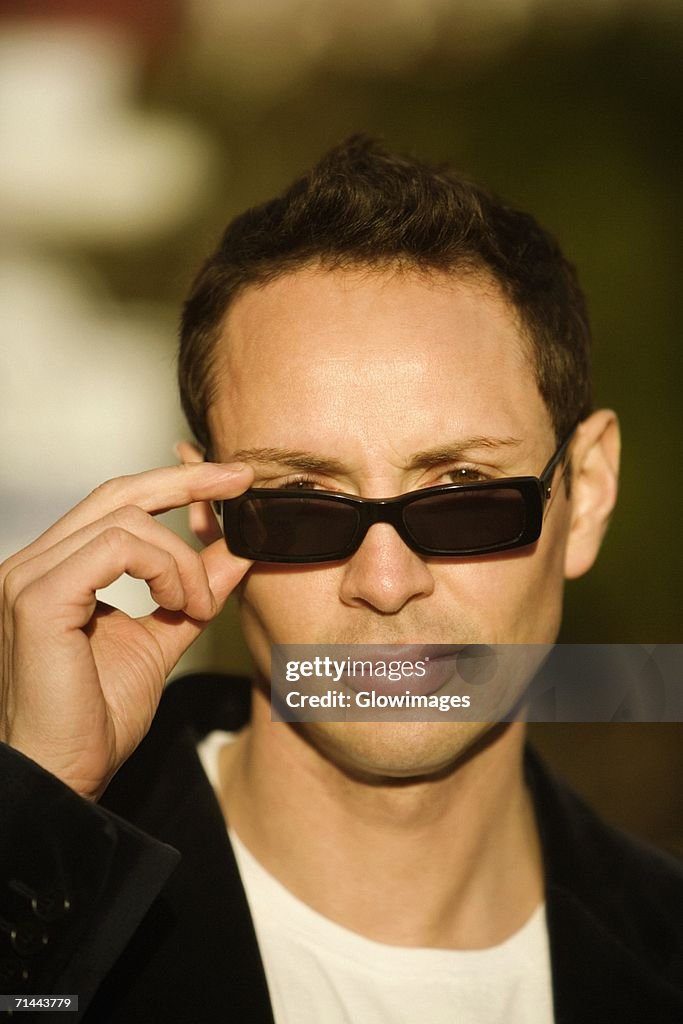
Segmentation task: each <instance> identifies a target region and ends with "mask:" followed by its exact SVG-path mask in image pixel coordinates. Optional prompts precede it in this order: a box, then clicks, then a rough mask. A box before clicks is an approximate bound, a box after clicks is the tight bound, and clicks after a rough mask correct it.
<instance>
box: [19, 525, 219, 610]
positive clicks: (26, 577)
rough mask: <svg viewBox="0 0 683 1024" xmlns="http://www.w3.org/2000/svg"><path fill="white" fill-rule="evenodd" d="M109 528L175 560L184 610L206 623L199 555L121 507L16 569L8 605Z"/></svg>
mask: <svg viewBox="0 0 683 1024" xmlns="http://www.w3.org/2000/svg"><path fill="white" fill-rule="evenodd" d="M112 528H120V529H122V530H125V531H126V532H127V533H131V534H134V535H135V536H137V537H140V538H141V539H142V540H145V541H147V542H148V543H149V544H152V545H155V546H156V547H158V548H160V549H162V550H165V551H167V552H168V553H169V554H170V555H172V557H173V558H174V560H175V563H176V565H177V567H178V571H179V574H180V579H181V582H182V585H183V589H184V592H185V597H186V603H185V610H186V611H187V613H188V615H192V616H193V617H194V618H198V619H210V618H212V617H213V616H214V615H215V614H216V602H215V600H214V597H213V594H212V592H211V589H210V587H209V581H208V577H207V574H206V569H205V567H204V563H203V561H202V559H201V558H200V557H199V554H198V553H197V552H196V551H194V550H193V549H192V548H191V547H190V546H189V545H188V544H186V543H185V541H184V540H182V538H180V537H178V535H177V534H175V533H174V532H173V531H172V530H169V528H168V527H167V526H164V525H163V524H162V523H159V522H157V520H156V519H153V518H152V516H150V515H148V514H147V513H146V512H143V511H142V510H141V509H139V508H138V507H137V506H135V505H133V506H125V507H124V508H121V509H117V510H116V511H115V512H111V513H110V514H109V515H107V516H105V517H104V518H103V519H98V520H96V521H95V522H94V523H90V524H89V525H88V526H84V527H83V528H82V529H81V530H78V531H76V533H73V534H71V535H70V536H69V537H66V538H65V539H64V540H62V541H60V542H59V543H58V544H54V545H53V546H52V547H51V548H48V549H47V551H44V552H42V553H41V554H39V555H36V556H34V557H33V558H29V559H28V560H27V561H26V562H23V563H21V564H20V565H18V566H16V567H15V568H14V569H13V570H12V571H11V572H10V573H9V574H8V576H7V579H6V581H5V595H6V600H7V602H8V603H9V604H10V605H11V604H12V601H13V600H15V599H16V596H18V594H19V593H21V591H22V590H23V589H24V588H25V587H27V586H29V585H30V584H31V583H32V582H33V581H34V580H37V579H39V578H40V577H41V576H45V575H46V573H48V572H49V571H50V570H51V569H53V568H54V567H55V566H56V565H58V564H59V563H60V562H64V561H66V560H67V559H69V558H71V556H72V555H73V554H74V553H75V552H77V551H79V550H80V549H81V548H82V547H84V546H85V545H86V544H88V543H90V541H91V540H93V539H94V538H95V537H97V536H99V535H100V534H101V533H104V532H105V531H106V530H109V529H112Z"/></svg>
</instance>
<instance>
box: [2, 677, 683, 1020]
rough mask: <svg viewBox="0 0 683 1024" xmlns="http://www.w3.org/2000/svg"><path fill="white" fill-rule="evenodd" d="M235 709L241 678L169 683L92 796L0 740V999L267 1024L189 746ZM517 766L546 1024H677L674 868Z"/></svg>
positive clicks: (682, 884) (214, 814)
mask: <svg viewBox="0 0 683 1024" xmlns="http://www.w3.org/2000/svg"><path fill="white" fill-rule="evenodd" d="M248 715H249V684H248V682H247V681H246V680H243V679H229V678H227V677H225V676H217V675H203V676H195V677H186V678H184V679H181V680H177V681H176V682H174V683H173V684H172V685H171V686H170V687H169V688H168V689H167V691H166V693H165V695H164V698H163V700H162V702H161V707H160V709H159V712H158V714H157V717H156V718H155V721H154V725H153V727H152V729H151V731H150V733H149V735H148V736H147V737H146V739H145V740H144V742H143V743H142V744H141V746H140V747H139V748H138V750H137V751H136V752H135V754H134V755H133V756H132V757H131V758H130V760H129V761H128V762H127V763H126V764H125V765H124V766H123V768H122V769H121V770H120V772H119V773H118V775H117V776H116V778H115V779H114V780H113V782H112V783H111V785H110V786H109V788H108V790H107V792H106V794H105V796H104V798H103V799H102V801H101V802H100V803H99V804H98V805H95V804H90V803H88V802H86V801H85V800H82V799H81V798H79V797H77V796H76V795H75V794H74V793H72V792H71V790H69V789H68V788H67V787H66V786H64V785H62V784H61V783H60V782H59V781H58V780H57V779H55V778H54V777H52V776H51V775H49V774H47V773H46V772H44V771H43V770H42V769H40V768H39V767H38V766H37V765H35V764H34V763H33V762H32V761H29V760H28V759H26V758H24V757H22V756H21V755H20V754H18V753H16V752H15V751H13V750H10V749H9V748H7V747H3V746H2V745H0V808H1V809H2V810H1V812H0V813H1V814H2V819H1V831H0V992H4V993H39V994H40V993H42V994H57V993H65V994H66V993H68V994H77V995H78V996H79V999H80V1009H79V1013H78V1015H74V1014H67V1015H66V1016H64V1015H60V1017H59V1018H58V1019H59V1020H60V1021H62V1022H68V1021H72V1022H75V1021H76V1020H77V1021H79V1022H80V1021H81V1020H83V1021H85V1022H87V1024H94V1022H102V1024H104V1022H106V1024H135V1022H138V1021H139V1022H144V1024H154V1022H157V1021H158V1022H164V1024H175V1022H178V1024H181V1022H182V1024H213V1022H218V1021H234V1022H239V1024H272V1012H271V1009H270V1002H269V998H268V990H267V986H266V981H265V976H264V973H263V967H262V964H261V960H260V956H259V951H258V946H257V944H256V937H255V934H254V928H253V924H252V921H251V917H250V915H249V910H248V906H247V902H246V898H245V894H244V890H243V888H242V884H241V881H240V877H239V873H238V870H237V866H236V864H235V860H234V857H233V853H232V848H231V846H230V843H229V840H228V837H227V832H226V829H225V823H224V821H223V818H222V815H221V811H220V809H219V807H218V804H217V802H216V799H215V797H214V794H213V790H212V789H211V786H210V785H209V782H208V780H207V778H206V776H205V774H204V771H203V768H202V766H201V764H200V761H199V759H198V756H197V753H196V744H197V742H198V740H199V739H200V738H201V737H202V736H203V735H205V734H206V733H207V732H208V731H210V730H211V729H228V730H236V729H239V728H240V727H241V726H242V725H243V724H244V723H245V722H246V721H247V719H248ZM527 772H528V780H529V784H530V786H531V791H532V793H533V798H534V804H535V808H536V813H537V817H538V821H539V826H540V831H541V841H542V847H543V856H544V864H545V874H546V900H547V914H548V926H549V934H550V950H551V962H552V977H553V993H554V1000H555V1017H556V1021H557V1024H611V1022H615V1024H616V1022H619V1024H631V1022H633V1024H683V867H681V865H680V864H678V862H676V861H675V860H673V859H670V858H667V857H665V856H664V855H663V854H661V853H659V852H656V851H654V850H652V849H650V848H648V847H645V846H643V845H641V844H640V843H637V842H635V841H634V840H632V839H630V838H628V837H626V836H624V835H623V834H621V833H619V832H617V831H615V830H614V829H612V828H609V827H608V826H606V825H604V824H603V823H602V822H600V821H599V820H598V819H597V818H596V817H595V815H594V814H593V813H592V812H591V811H590V810H589V809H588V808H587V807H586V806H585V805H584V804H583V803H581V801H579V800H578V799H577V797H576V796H574V795H573V794H572V793H571V792H570V791H569V790H567V789H566V788H564V787H563V786H562V785H560V784H559V783H558V782H556V781H555V780H553V779H551V778H550V777H549V775H548V774H547V773H546V771H545V770H544V769H543V768H542V767H541V765H540V764H539V763H538V761H537V760H536V758H535V757H534V756H533V755H532V754H531V753H530V754H529V755H528V758H527ZM302 999H305V993H302ZM32 1018H33V1014H22V1016H21V1017H18V1018H17V1019H18V1020H21V1021H24V1022H26V1021H28V1020H29V1019H32ZM35 1019H36V1020H38V1021H47V1020H49V1019H53V1015H52V1014H49V1013H48V1014H43V1013H41V1014H40V1016H38V1015H36V1018H35ZM54 1019H57V1018H56V1017H55V1018H54ZM321 1024H324V1022H321ZM359 1024H362V1022H359ZM425 1024H428V1022H425ZM454 1024H455V1022H454ZM530 1024H533V1022H530Z"/></svg>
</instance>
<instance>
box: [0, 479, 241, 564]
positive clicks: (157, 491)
mask: <svg viewBox="0 0 683 1024" xmlns="http://www.w3.org/2000/svg"><path fill="white" fill-rule="evenodd" d="M252 480H253V470H252V469H251V468H250V467H249V466H246V465H244V464H242V463H226V464H223V463H214V462H202V463H193V464H187V465H180V466H167V467H164V468H162V469H152V470H148V471H147V472H145V473H137V474H135V475H133V476H124V477H118V478H116V479H114V480H108V481H107V482H106V483H104V484H101V485H100V486H99V487H98V488H96V489H95V490H94V491H93V492H92V494H89V495H88V497H87V498H85V499H84V500H83V501H81V502H80V503H79V504H78V505H76V506H75V507H74V508H73V509H71V510H70V511H69V512H67V513H66V515H64V516H62V518H61V519H59V520H58V521H57V522H56V523H55V524H54V525H53V526H51V527H50V528H49V529H48V530H46V531H45V533H43V534H41V536H40V537H38V538H37V539H36V540H35V541H33V542H32V543H31V544H29V545H28V546H27V547H25V548H23V549H22V550H21V551H19V552H17V554H16V555H13V556H12V558H10V559H8V560H7V562H5V563H3V566H2V572H1V573H0V576H2V577H4V575H6V573H7V572H8V571H9V570H10V569H12V568H13V567H14V566H15V565H18V564H19V563H20V562H22V561H25V560H26V559H27V558H31V557H33V556H34V555H36V554H40V553H41V552H43V551H46V550H47V549H48V548H50V547H52V546H53V545H55V544H57V543H58V542H59V541H61V540H63V539H64V538H65V537H68V536H69V535H70V534H72V533H75V532H76V531H77V530H79V529H82V528H83V527H84V526H87V525H89V524H90V523H93V522H94V521H95V520H97V519H101V518H103V517H104V516H105V515H107V514H108V513H110V512H113V511H114V510H116V509H118V508H122V507H124V506H126V505H137V506H138V507H139V508H141V509H142V510H143V511H144V512H148V513H149V514H150V515H156V514H157V513H159V512H165V511H168V510H169V509H171V508H182V507H183V506H185V505H189V504H190V503H191V502H193V501H203V500H208V501H210V500H216V499H219V498H232V497H236V496H237V495H238V494H241V493H242V491H244V490H246V489H247V487H248V486H249V484H250V483H251V481H252Z"/></svg>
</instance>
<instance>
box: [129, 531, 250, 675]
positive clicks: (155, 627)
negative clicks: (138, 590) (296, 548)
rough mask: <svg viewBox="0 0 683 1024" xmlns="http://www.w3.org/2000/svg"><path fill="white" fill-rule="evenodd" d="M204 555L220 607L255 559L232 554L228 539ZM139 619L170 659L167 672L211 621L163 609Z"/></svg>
mask: <svg viewBox="0 0 683 1024" xmlns="http://www.w3.org/2000/svg"><path fill="white" fill-rule="evenodd" d="M200 557H201V559H202V561H203V562H204V565H205V568H206V573H207V576H208V578H209V585H210V586H211V590H212V592H213V595H214V597H215V600H216V604H217V607H218V610H220V609H221V608H222V607H223V605H224V604H225V601H226V600H227V598H228V596H229V595H230V594H231V593H232V591H233V590H234V589H235V587H236V586H237V584H238V583H239V582H240V580H241V579H242V577H243V576H244V574H245V573H246V572H247V570H248V569H249V567H250V566H251V565H252V564H253V563H252V562H250V561H249V560H248V559H246V558H237V557H236V556H235V555H231V554H230V552H229V551H228V548H227V545H226V543H225V541H224V540H220V541H216V542H215V543H214V544H211V545H210V546H209V547H207V548H204V550H203V551H202V552H200ZM137 621H138V622H139V623H140V624H141V625H144V626H145V628H146V629H147V630H148V631H149V632H150V633H151V634H152V635H153V636H154V637H155V638H156V640H157V643H158V644H159V647H160V649H161V650H162V651H163V654H164V658H165V659H166V673H167V674H168V673H169V672H170V671H171V670H172V668H173V667H174V665H175V664H176V662H177V661H178V659H179V658H180V657H181V656H182V655H183V654H184V653H185V651H186V650H187V648H188V647H189V646H190V645H191V644H192V643H193V642H194V641H195V640H196V639H197V637H198V636H199V634H200V633H201V632H202V631H203V630H204V629H206V626H207V625H208V623H206V622H200V621H198V620H196V619H192V618H189V617H187V616H185V615H169V614H168V612H165V611H164V610H163V609H157V610H156V611H155V612H152V613H151V614H150V615H146V616H144V618H141V619H138V620H137Z"/></svg>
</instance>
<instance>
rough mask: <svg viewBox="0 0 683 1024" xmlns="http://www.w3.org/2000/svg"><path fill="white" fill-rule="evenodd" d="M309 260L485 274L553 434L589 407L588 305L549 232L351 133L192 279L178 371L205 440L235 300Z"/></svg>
mask: <svg viewBox="0 0 683 1024" xmlns="http://www.w3.org/2000/svg"><path fill="white" fill-rule="evenodd" d="M312 263H317V264H320V265H322V266H323V267H329V268H337V267H345V266H366V267H373V266H376V267H382V266H394V267H402V268H415V269H416V270H421V271H426V272H429V271H435V270H436V271H447V272H453V273H471V272H474V273H479V274H482V273H483V274H484V275H486V276H488V277H489V278H491V279H493V280H494V281H495V282H497V284H498V285H499V287H500V288H501V289H502V291H503V294H504V295H505V296H506V298H507V299H508V301H509V302H510V303H511V305H512V306H513V308H514V309H515V310H516V313H517V316H518V318H519V322H520V325H521V327H522V330H523V331H524V333H525V335H526V337H527V339H528V342H529V345H530V351H531V355H532V361H533V366H534V369H535V375H536V381H537V384H538V388H539V391H540V393H541V396H542V398H543V400H544V401H545V403H546V406H547V408H548V411H549V413H550V416H551V420H552V423H553V426H554V429H555V433H556V436H557V439H558V440H559V439H560V438H562V437H563V436H564V435H565V434H566V433H567V431H568V430H569V429H570V428H571V427H572V426H573V424H574V423H575V422H576V421H577V420H578V419H580V418H582V417H584V416H586V415H587V414H588V413H589V412H590V410H591V405H592V397H591V381H590V327H589V323H588V316H587V312H586V305H585V301H584V298H583V295H582V293H581V290H580V288H579V285H578V282H577V279H576V273H575V271H574V268H573V267H572V265H571V264H570V263H569V262H568V261H567V260H566V259H565V257H564V256H563V254H562V252H561V250H560V247H559V245H558V243H557V242H556V240H555V239H554V238H553V237H552V235H550V234H549V233H548V232H547V231H545V230H544V229H543V228H541V227H540V225H539V224H538V223H537V222H536V221H535V220H534V218H533V217H531V216H530V215H529V214H526V213H522V212H520V211H518V210H514V209H512V208H511V207H509V206H507V205H506V204H505V203H503V202H501V201H500V200H498V199H497V198H496V197H494V196H492V195H490V194H489V193H488V192H486V191H485V190H483V189H482V188H480V187H479V186H477V185H475V184H473V183H471V182H470V181H468V180H467V179H466V178H463V177H462V176H460V175H458V174H456V173H455V172H453V171H452V170H449V169H444V168H434V167H429V166H427V165H425V164H423V163H420V162H419V161H417V160H414V159H412V158H409V157H405V156H397V155H395V154H393V153H390V152H388V151H387V150H386V149H385V148H384V147H383V146H382V145H380V144H379V143H378V142H377V141H375V140H373V139H370V138H368V137H366V136H360V135H356V136H352V137H351V138H350V139H348V140H347V141H345V142H343V143H341V145H339V146H336V147H335V148H334V149H332V150H330V152H328V153H327V154H326V155H325V156H324V157H323V158H322V159H321V160H320V162H319V163H318V164H316V166H315V167H314V168H313V169H312V170H311V171H310V172H309V173H308V174H306V175H304V177H302V178H299V179H298V180H297V181H295V182H294V184H293V185H291V186H290V187H289V188H288V189H287V191H286V192H284V193H283V194H282V195H281V196H279V197H277V198H275V199H271V200H269V201H268V202H266V203H262V204H261V205H260V206H256V207H254V208H253V209H250V210H247V211H246V212H245V213H243V214H241V215H240V216H238V217H236V218H235V219H234V220H233V221H232V222H231V223H230V224H229V225H228V227H227V229H226V231H225V234H224V235H223V237H222V239H221V241H220V244H219V246H218V248H217V249H216V251H215V252H214V253H213V255H212V256H210V257H209V259H208V260H207V261H206V263H205V264H204V266H203V267H202V269H201V270H200V272H199V274H198V276H197V277H196V279H195V281H194V284H193V286H192V289H191V292H190V295H189V297H188V299H187V302H186V303H185V306H184V309H183V315H182V321H181V329H180V351H179V361H178V380H179V385H180V397H181V402H182V406H183V409H184V411H185V415H186V416H187V419H188V422H189V424H190V426H191V428H192V430H193V432H194V434H195V437H196V439H197V440H198V441H199V443H200V444H201V445H202V446H203V447H204V448H205V449H208V448H209V447H210V436H209V429H208V424H207V414H208V410H209V407H210V405H211V403H212V401H213V400H214V397H215V386H216V383H215V373H214V357H215V353H216V348H217V342H218V340H219V338H220V334H221V329H222V326H223V322H224V319H225V316H226V313H227V310H228V308H229V306H230V303H231V302H232V301H233V300H234V299H235V297H236V296H237V294H238V293H239V292H240V291H241V290H242V289H243V288H245V287H246V286H248V285H250V284H259V283H263V282H265V281H268V280H270V279H272V278H274V277H278V276H280V275H281V274H284V273H287V272H288V271H293V270H296V269H298V268H300V267H302V266H304V265H308V264H312Z"/></svg>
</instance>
